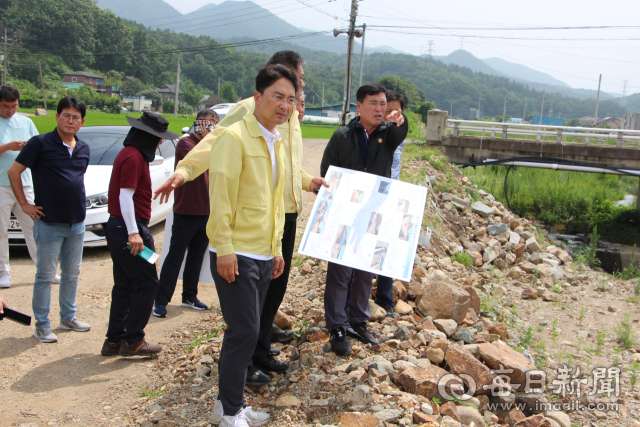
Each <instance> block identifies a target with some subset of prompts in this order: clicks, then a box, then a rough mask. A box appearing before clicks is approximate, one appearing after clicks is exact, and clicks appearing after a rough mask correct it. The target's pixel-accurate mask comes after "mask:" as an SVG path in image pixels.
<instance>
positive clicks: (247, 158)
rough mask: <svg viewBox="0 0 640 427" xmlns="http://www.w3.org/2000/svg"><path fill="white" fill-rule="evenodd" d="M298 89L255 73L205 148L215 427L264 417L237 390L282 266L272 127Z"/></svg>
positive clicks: (278, 157) (279, 76) (280, 151)
mask: <svg viewBox="0 0 640 427" xmlns="http://www.w3.org/2000/svg"><path fill="white" fill-rule="evenodd" d="M297 84H298V78H297V77H296V75H295V74H294V73H293V72H291V71H290V70H289V69H288V68H286V67H284V66H282V65H269V66H266V67H264V68H263V69H262V70H260V72H259V73H258V76H257V77H256V91H255V93H254V99H255V104H256V106H255V110H254V111H253V113H249V114H247V115H246V116H245V117H244V118H243V119H242V121H240V122H237V123H235V124H233V125H231V126H229V127H228V128H227V129H225V130H224V131H223V132H222V133H221V134H220V136H219V137H218V138H216V140H215V141H214V143H213V146H212V149H211V154H210V166H209V196H210V197H209V199H210V204H211V213H210V216H209V222H208V223H207V236H208V237H209V245H210V248H209V250H210V255H211V274H212V276H213V279H214V280H215V283H216V291H217V293H218V299H219V300H220V308H221V310H222V315H223V317H224V320H225V323H226V324H227V329H226V331H225V334H224V339H223V341H222V348H221V351H220V360H219V362H218V370H219V373H220V377H219V381H220V383H219V394H218V399H217V400H216V402H215V403H214V414H213V418H215V419H214V421H215V423H216V424H217V423H220V425H221V426H222V427H236V426H246V425H247V424H248V425H251V426H258V425H264V424H266V423H267V421H268V420H269V415H267V414H265V413H261V412H256V411H253V410H252V409H251V408H250V407H246V402H245V400H244V387H245V381H246V376H247V366H248V365H249V362H250V360H251V358H252V355H253V351H254V349H255V346H256V343H257V341H258V334H259V330H260V314H261V312H262V306H263V304H264V300H265V297H266V295H267V290H268V289H269V283H270V282H271V280H272V279H275V278H277V277H279V276H280V275H282V271H283V269H284V260H283V258H282V244H281V239H282V230H283V225H284V210H285V208H284V199H283V198H282V192H283V189H284V181H285V158H286V155H285V153H284V148H283V145H282V139H281V137H280V133H279V132H278V130H277V129H276V126H278V125H281V124H283V123H285V122H286V121H287V120H288V118H289V116H290V115H291V112H292V111H293V110H294V109H295V105H296V103H297V101H296V91H297ZM218 420H219V421H218Z"/></svg>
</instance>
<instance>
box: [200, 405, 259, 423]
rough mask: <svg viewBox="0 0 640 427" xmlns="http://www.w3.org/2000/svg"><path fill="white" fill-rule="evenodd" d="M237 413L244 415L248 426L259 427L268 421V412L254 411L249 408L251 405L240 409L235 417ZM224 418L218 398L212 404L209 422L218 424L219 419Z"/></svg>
mask: <svg viewBox="0 0 640 427" xmlns="http://www.w3.org/2000/svg"><path fill="white" fill-rule="evenodd" d="M239 415H242V416H244V417H245V419H246V422H247V424H248V425H249V427H260V426H263V425H265V424H266V423H267V422H268V421H269V414H265V413H264V412H256V411H254V410H253V409H251V406H247V407H246V408H242V409H240V410H239V411H238V413H237V414H236V417H237V416H239ZM224 418H225V416H224V410H223V409H222V402H220V401H219V400H216V401H215V402H214V404H213V413H212V414H211V416H210V417H209V422H210V423H211V424H214V425H218V424H221V421H222V420H223V419H224ZM227 418H233V417H227ZM229 422H231V421H229ZM223 425H224V424H223Z"/></svg>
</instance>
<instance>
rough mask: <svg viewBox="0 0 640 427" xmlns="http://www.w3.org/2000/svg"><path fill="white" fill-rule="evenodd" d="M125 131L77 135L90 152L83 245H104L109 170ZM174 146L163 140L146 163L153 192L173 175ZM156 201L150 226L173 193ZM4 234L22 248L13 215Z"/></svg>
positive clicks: (93, 129) (99, 129)
mask: <svg viewBox="0 0 640 427" xmlns="http://www.w3.org/2000/svg"><path fill="white" fill-rule="evenodd" d="M129 129H131V126H87V127H83V128H81V129H80V131H79V132H78V137H79V138H80V139H81V140H83V141H85V142H86V143H87V144H89V147H90V149H91V158H90V160H89V167H88V168H87V173H86V174H85V176H84V187H85V193H86V195H87V201H86V206H87V217H86V219H85V226H86V228H85V233H84V246H104V245H106V244H107V240H106V236H105V226H106V224H107V220H108V219H109V212H108V211H107V206H108V202H109V199H108V193H109V181H110V180H111V170H112V169H113V162H114V160H115V158H116V156H117V155H118V153H119V152H120V150H121V149H123V148H124V146H123V145H122V142H123V141H124V138H125V137H126V136H127V134H128V133H129ZM177 143H178V140H170V139H166V140H164V141H163V142H162V144H161V145H160V147H159V149H158V150H157V151H156V158H155V160H154V161H153V162H151V163H149V171H150V172H151V187H152V189H153V190H155V189H156V188H158V187H159V186H160V185H162V184H163V183H164V182H165V181H166V180H167V178H169V177H170V176H171V175H173V170H174V164H175V152H176V144H177ZM159 200H160V198H158V199H157V200H153V202H152V204H151V220H150V221H149V225H150V226H151V225H154V224H157V223H159V222H161V221H163V220H164V219H165V217H166V216H167V213H168V212H169V211H171V209H173V193H172V194H171V196H170V197H169V201H168V202H167V203H163V204H160V202H159ZM8 234H9V244H10V245H12V246H24V245H25V242H24V236H23V235H22V230H21V229H20V224H19V223H18V221H17V220H16V219H15V217H14V216H13V215H12V216H11V225H10V228H9V230H8Z"/></svg>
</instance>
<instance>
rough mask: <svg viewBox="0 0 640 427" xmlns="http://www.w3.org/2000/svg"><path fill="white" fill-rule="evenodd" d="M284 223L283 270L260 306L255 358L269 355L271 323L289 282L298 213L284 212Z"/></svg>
mask: <svg viewBox="0 0 640 427" xmlns="http://www.w3.org/2000/svg"><path fill="white" fill-rule="evenodd" d="M285 217H286V220H285V223H284V233H283V234H282V257H283V258H284V271H283V272H282V275H281V276H279V277H277V278H275V279H273V280H272V281H271V283H269V290H268V291H267V297H266V299H265V301H264V307H262V314H261V315H260V337H259V338H258V345H256V350H255V351H254V353H253V357H254V358H256V359H266V358H267V357H269V350H270V349H271V325H272V324H273V319H274V318H275V317H276V312H277V311H278V308H280V304H281V303H282V300H283V298H284V294H285V292H286V291H287V283H288V282H289V271H290V270H291V258H292V257H293V247H294V246H295V243H296V224H297V222H296V219H297V217H298V214H295V213H294V214H286V216H285Z"/></svg>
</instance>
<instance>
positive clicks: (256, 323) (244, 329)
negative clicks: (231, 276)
mask: <svg viewBox="0 0 640 427" xmlns="http://www.w3.org/2000/svg"><path fill="white" fill-rule="evenodd" d="M237 258H238V272H239V273H240V274H239V275H238V276H236V278H235V281H234V282H232V283H229V282H227V281H226V280H224V279H223V278H222V277H221V276H220V275H219V274H218V268H217V265H216V261H217V255H216V253H214V252H211V275H212V276H213V280H214V281H215V283H216V291H217V292H218V299H219V300H220V309H221V310H222V317H223V318H224V321H225V323H226V324H227V329H226V331H225V333H224V338H223V339H222V348H221V349H220V360H219V361H218V372H219V373H220V377H219V387H218V390H219V391H218V399H219V400H220V401H221V402H222V407H223V408H224V413H225V415H235V414H236V413H237V412H238V410H239V409H240V408H242V407H243V406H244V405H245V400H244V386H245V382H246V380H247V367H248V366H249V362H250V361H251V355H252V354H253V351H254V350H255V348H256V343H257V342H258V333H259V331H260V313H261V312H262V307H263V305H264V301H265V298H266V296H267V290H268V289H269V282H271V274H272V273H273V260H269V261H257V260H255V259H251V258H247V257H245V256H242V255H237Z"/></svg>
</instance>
